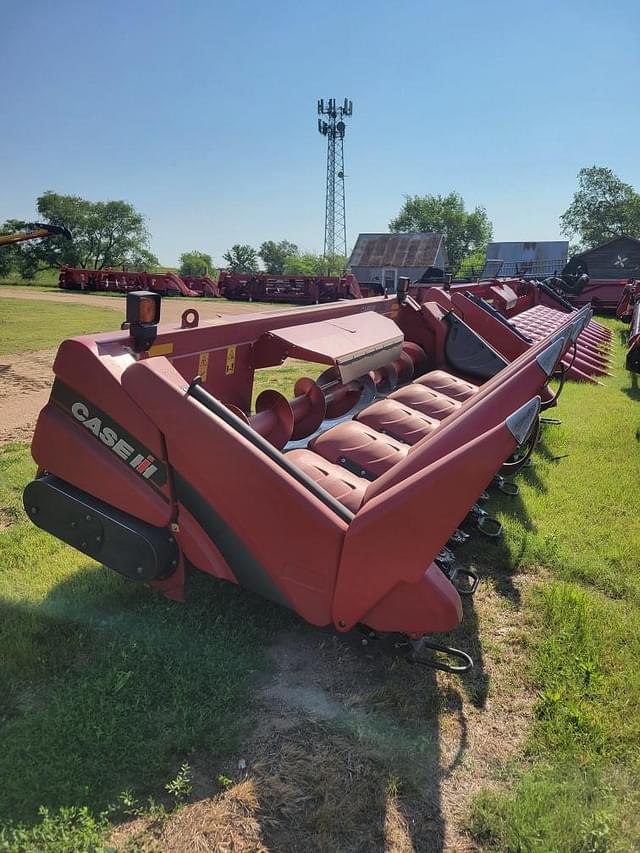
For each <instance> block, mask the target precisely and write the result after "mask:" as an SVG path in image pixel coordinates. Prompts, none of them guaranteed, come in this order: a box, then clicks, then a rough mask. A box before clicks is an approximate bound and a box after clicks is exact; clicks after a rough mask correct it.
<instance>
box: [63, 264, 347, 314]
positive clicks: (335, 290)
mask: <svg viewBox="0 0 640 853" xmlns="http://www.w3.org/2000/svg"><path fill="white" fill-rule="evenodd" d="M58 284H59V286H60V287H61V288H63V289H64V290H88V291H108V292H113V293H130V292H131V291H133V290H150V291H152V292H153V293H160V294H161V295H162V296H191V297H198V296H211V297H220V296H223V297H225V298H227V299H234V300H242V301H246V302H286V303H289V304H298V305H318V304H322V303H325V302H335V301H337V300H338V299H359V298H361V297H362V291H361V289H360V286H359V285H358V281H357V279H356V278H355V276H353V275H350V274H349V275H345V276H343V277H342V278H338V277H336V276H276V275H267V274H262V273H248V274H240V273H232V272H228V271H227V270H221V271H220V275H219V278H218V280H217V281H214V280H213V279H212V278H210V277H209V276H208V275H202V276H182V277H181V276H179V275H177V273H173V272H167V273H147V272H135V271H130V272H127V271H124V270H123V271H119V270H111V269H99V270H90V269H79V268H75V267H69V266H64V267H62V268H61V270H60V277H59V280H58Z"/></svg>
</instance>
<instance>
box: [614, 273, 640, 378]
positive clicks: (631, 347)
mask: <svg viewBox="0 0 640 853" xmlns="http://www.w3.org/2000/svg"><path fill="white" fill-rule="evenodd" d="M616 316H617V317H618V319H620V320H624V321H626V322H627V323H630V324H631V325H630V328H629V339H628V342H627V357H626V360H625V366H626V368H627V370H630V371H632V372H633V373H640V281H631V282H629V283H628V284H627V286H626V287H625V289H624V292H623V294H622V296H621V298H620V302H619V304H618V309H617V311H616Z"/></svg>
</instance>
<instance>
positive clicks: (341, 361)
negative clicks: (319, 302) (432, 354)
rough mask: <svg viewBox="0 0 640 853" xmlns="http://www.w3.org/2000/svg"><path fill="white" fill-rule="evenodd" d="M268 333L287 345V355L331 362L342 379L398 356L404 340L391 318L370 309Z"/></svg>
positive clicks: (373, 368)
mask: <svg viewBox="0 0 640 853" xmlns="http://www.w3.org/2000/svg"><path fill="white" fill-rule="evenodd" d="M269 334H270V336H271V337H272V338H276V339H277V340H280V341H283V342H284V343H285V344H286V345H287V349H288V353H287V354H288V355H289V356H293V357H298V358H304V359H307V360H309V361H319V362H321V363H323V364H334V365H335V366H336V367H337V369H338V372H339V373H340V378H341V379H342V381H343V382H350V381H351V380H352V379H357V378H358V377H359V376H363V375H364V374H365V373H367V372H368V371H369V370H375V369H376V368H377V367H382V365H384V364H388V363H389V362H390V361H394V360H395V359H397V358H400V354H401V352H402V344H403V342H404V335H403V334H402V332H401V331H400V329H399V328H398V326H397V325H396V324H395V323H394V322H393V320H390V319H389V318H388V317H383V316H382V315H381V314H377V313H374V312H373V311H366V312H363V313H360V314H353V315H352V316H350V317H341V318H335V319H333V320H323V321H321V322H319V323H305V324H304V325H300V326H288V327H285V328H284V329H278V330H277V331H274V332H270V333H269Z"/></svg>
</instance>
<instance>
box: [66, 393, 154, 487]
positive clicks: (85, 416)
mask: <svg viewBox="0 0 640 853" xmlns="http://www.w3.org/2000/svg"><path fill="white" fill-rule="evenodd" d="M71 414H72V415H73V417H74V418H75V419H76V420H77V421H80V423H81V424H82V425H83V426H85V427H86V428H87V429H88V430H90V431H91V432H92V433H93V434H94V435H95V436H96V437H97V438H99V439H100V441H101V442H102V443H103V444H106V445H107V447H110V448H111V449H112V450H113V452H114V453H115V454H116V456H119V457H120V459H122V460H123V461H124V462H128V463H129V465H131V467H132V468H133V469H134V470H136V471H137V472H138V474H142V476H143V477H144V478H145V480H149V479H150V478H151V477H153V475H154V474H155V473H156V471H157V470H158V466H157V465H153V464H152V463H153V462H155V457H153V456H152V455H151V454H149V455H148V456H144V454H142V453H135V447H132V445H130V444H129V443H128V442H126V441H125V440H124V439H123V438H119V437H118V433H117V432H116V431H115V430H113V429H111V427H106V426H103V425H102V421H101V420H100V418H98V417H95V416H94V417H91V413H90V412H89V409H88V408H87V407H86V406H85V404H84V403H81V402H80V401H79V400H77V401H76V402H75V403H73V405H72V406H71ZM134 453H135V456H133V454H134ZM132 456H133V458H132Z"/></svg>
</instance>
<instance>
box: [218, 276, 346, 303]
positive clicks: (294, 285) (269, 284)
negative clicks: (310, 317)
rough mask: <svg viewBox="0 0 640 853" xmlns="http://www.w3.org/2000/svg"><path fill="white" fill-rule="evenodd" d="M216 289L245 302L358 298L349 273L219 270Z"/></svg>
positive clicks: (300, 301) (317, 301)
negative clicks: (321, 273) (339, 274)
mask: <svg viewBox="0 0 640 853" xmlns="http://www.w3.org/2000/svg"><path fill="white" fill-rule="evenodd" d="M218 285H219V287H220V293H221V295H222V296H225V297H226V298H227V299H238V300H242V301H245V302H287V303H289V304H291V303H293V304H296V305H319V304H323V303H325V302H336V301H337V300H338V299H360V298H361V297H362V291H361V290H360V286H359V284H358V280H357V279H356V277H355V276H354V275H351V274H350V273H348V274H346V275H344V276H342V277H337V276H313V275H298V276H296V275H269V274H267V273H234V272H229V271H227V270H221V271H220V278H219V280H218Z"/></svg>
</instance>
